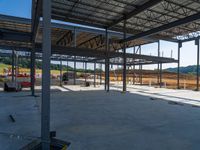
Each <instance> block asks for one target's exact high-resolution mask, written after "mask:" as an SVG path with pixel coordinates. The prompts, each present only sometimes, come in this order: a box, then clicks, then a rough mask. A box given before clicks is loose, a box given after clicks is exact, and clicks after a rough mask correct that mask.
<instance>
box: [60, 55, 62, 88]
mask: <svg viewBox="0 0 200 150" xmlns="http://www.w3.org/2000/svg"><path fill="white" fill-rule="evenodd" d="M60 58H61V57H60ZM60 86H62V59H60Z"/></svg>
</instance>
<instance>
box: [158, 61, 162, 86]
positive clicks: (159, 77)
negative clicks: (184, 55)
mask: <svg viewBox="0 0 200 150" xmlns="http://www.w3.org/2000/svg"><path fill="white" fill-rule="evenodd" d="M159 78H160V88H161V87H162V63H160V77H159Z"/></svg>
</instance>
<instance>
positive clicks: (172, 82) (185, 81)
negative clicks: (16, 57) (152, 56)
mask: <svg viewBox="0 0 200 150" xmlns="http://www.w3.org/2000/svg"><path fill="white" fill-rule="evenodd" d="M4 68H7V69H8V68H11V66H10V65H5V64H1V63H0V75H3V74H4V72H3V70H4ZM20 73H27V74H29V73H30V69H28V68H20ZM36 74H41V69H36ZM51 74H53V75H60V71H59V70H51ZM77 74H78V75H80V72H78V73H77ZM139 74H140V72H139V71H138V70H136V71H135V73H133V72H130V71H127V82H129V83H130V84H131V83H132V82H133V77H135V82H136V83H137V84H139ZM142 77H143V80H142V83H143V84H145V85H151V86H158V84H157V77H158V72H157V71H153V70H143V71H142ZM162 78H163V79H162V82H163V86H166V88H176V87H177V74H176V73H171V72H163V76H162ZM1 80H2V79H1ZM1 80H0V81H1ZM54 80H55V81H54V82H55V83H57V82H58V81H59V80H58V79H54ZM102 80H104V74H102ZM110 80H111V81H112V82H114V81H122V74H121V72H117V71H116V72H110ZM2 81H3V80H2ZM38 81H39V80H38ZM39 84H40V82H39ZM180 87H181V88H185V89H192V90H194V89H196V76H195V75H190V74H181V75H180Z"/></svg>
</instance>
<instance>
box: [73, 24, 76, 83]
mask: <svg viewBox="0 0 200 150" xmlns="http://www.w3.org/2000/svg"><path fill="white" fill-rule="evenodd" d="M73 47H76V28H74V34H73ZM74 85H76V56H74Z"/></svg>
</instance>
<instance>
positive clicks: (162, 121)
mask: <svg viewBox="0 0 200 150" xmlns="http://www.w3.org/2000/svg"><path fill="white" fill-rule="evenodd" d="M103 89H104V87H103V85H102V86H99V85H98V86H97V87H96V88H94V87H93V86H90V87H83V86H78V85H76V86H72V85H70V86H63V87H57V86H53V87H52V92H51V130H56V131H57V137H58V138H60V139H63V140H66V141H69V142H71V146H70V148H69V149H70V150H102V149H103V150H116V149H117V150H118V149H119V150H121V149H123V150H132V149H134V150H160V149H162V150H169V149H170V150H179V149H181V150H199V147H200V137H199V135H200V117H199V116H200V108H199V107H193V106H194V104H193V103H192V105H190V104H188V102H191V101H195V105H198V103H199V101H200V100H199V97H200V93H199V92H194V91H184V90H169V89H160V88H153V87H145V86H142V87H141V86H131V85H129V86H128V92H127V93H121V87H120V86H115V85H112V87H111V91H110V92H109V93H107V92H105V91H103ZM36 95H37V96H36V97H31V96H30V92H28V91H25V92H18V93H4V92H0V146H1V148H3V149H4V150H16V149H19V148H20V147H22V146H23V145H25V144H26V143H28V142H30V141H31V140H33V139H36V138H39V136H40V115H41V103H40V100H41V92H40V87H36ZM171 101H177V103H171ZM10 114H12V115H13V117H14V118H15V120H16V122H14V123H13V122H12V121H11V120H10V118H9V115H10Z"/></svg>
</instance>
